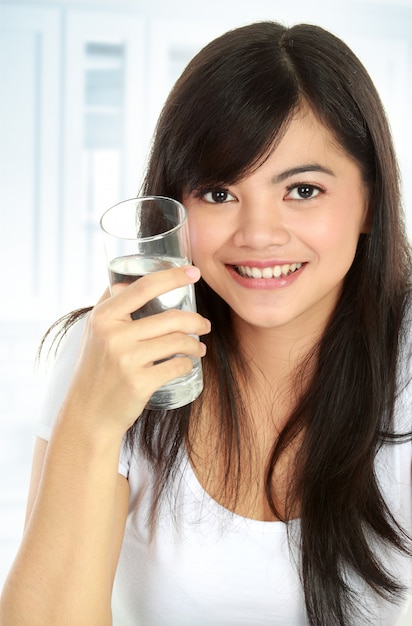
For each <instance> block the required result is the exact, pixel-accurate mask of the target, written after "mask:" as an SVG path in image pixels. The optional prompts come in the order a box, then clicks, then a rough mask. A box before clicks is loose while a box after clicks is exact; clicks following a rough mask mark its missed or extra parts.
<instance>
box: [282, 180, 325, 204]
mask: <svg viewBox="0 0 412 626" xmlns="http://www.w3.org/2000/svg"><path fill="white" fill-rule="evenodd" d="M321 192H322V190H321V189H320V188H319V187H316V185H308V184H306V183H305V184H301V185H293V187H289V190H288V195H287V198H288V199H290V200H311V199H312V198H316V196H318V195H319V194H320V193H321Z"/></svg>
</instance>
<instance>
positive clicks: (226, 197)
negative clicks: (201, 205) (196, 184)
mask: <svg viewBox="0 0 412 626" xmlns="http://www.w3.org/2000/svg"><path fill="white" fill-rule="evenodd" d="M202 197H203V200H205V201H206V202H211V203H213V204H223V203H224V202H230V201H231V200H234V199H235V198H234V196H232V194H231V193H229V192H228V191H226V190H225V189H214V190H213V191H206V192H205V193H204V194H202Z"/></svg>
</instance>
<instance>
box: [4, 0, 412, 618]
mask: <svg viewBox="0 0 412 626" xmlns="http://www.w3.org/2000/svg"><path fill="white" fill-rule="evenodd" d="M262 19H275V20H278V21H281V22H284V23H285V24H293V23H297V22H311V23H316V24H319V25H321V26H324V27H326V28H328V29H329V30H332V31H333V32H334V33H336V34H337V35H338V36H340V37H342V38H343V39H344V40H345V41H346V42H347V43H348V44H349V45H350V46H351V47H352V48H353V50H354V51H355V52H356V53H357V54H358V56H359V57H360V58H361V60H362V61H363V63H364V64H365V65H366V67H367V69H368V70H369V72H370V74H371V76H372V78H373V79H374V81H375V83H376V85H377V87H378V89H379V91H380V93H381V96H382V100H383V102H384V105H385V107H386V110H387V113H388V116H389V120H390V123H391V127H392V131H393V135H394V139H395V145H396V148H397V151H398V156H399V163H400V169H401V175H402V184H403V194H404V204H405V207H406V214H407V223H408V230H409V232H412V182H411V181H412V158H411V156H410V154H411V148H410V146H411V145H412V121H411V113H412V106H411V105H412V0H345V1H343V2H340V1H339V0H335V1H334V2H331V1H330V0H326V1H325V2H324V1H323V0H312V1H311V2H307V0H287V2H285V0H253V2H248V1H246V0H245V1H244V2H243V1H242V0H233V1H232V0H207V2H205V1H196V0H146V1H143V0H42V1H40V0H25V1H20V0H2V2H1V3H0V279H1V304H0V586H1V584H2V582H3V579H4V576H5V574H6V572H7V570H8V568H9V566H10V563H11V561H12V558H13V556H14V554H15V552H16V549H17V546H18V543H19V541H20V537H21V532H22V527H23V521H24V506H25V499H26V495H27V488H28V480H29V472H30V459H31V453H32V446H33V432H34V429H35V423H36V419H37V418H38V414H39V406H40V398H41V389H42V383H43V376H44V368H41V369H40V371H36V368H35V355H36V349H37V345H38V343H39V340H40V338H41V336H42V334H43V333H44V331H45V330H46V329H47V328H48V327H49V326H50V324H51V323H52V322H53V321H54V320H55V319H56V318H57V317H59V316H60V315H62V314H63V313H65V312H67V311H69V310H71V309H74V308H77V307H80V306H86V305H89V304H92V303H93V302H94V301H95V300H96V298H98V297H99V295H100V293H101V292H102V291H103V289H104V288H105V285H106V270H105V263H104V259H103V252H102V247H101V240H100V235H99V227H98V221H99V217H100V215H101V213H102V212H103V211H104V210H105V209H106V208H107V207H109V206H110V205H111V204H113V203H115V202H117V201H119V200H122V199H125V198H127V197H131V196H134V195H136V193H137V191H138V189H139V186H140V182H141V179H142V175H143V172H144V167H145V159H146V156H147V152H148V149H149V147H150V141H151V136H152V132H153V129H154V125H155V122H156V119H157V116H158V113H159V111H160V108H161V106H162V104H163V102H164V100H165V98H166V96H167V93H168V92H169V90H170V88H171V86H172V85H173V83H174V81H175V80H176V78H177V77H178V75H179V74H180V72H181V71H182V69H183V68H184V66H185V65H186V63H187V62H188V61H189V59H190V58H191V57H192V56H193V55H194V54H195V53H196V52H197V51H198V50H199V49H200V48H201V47H203V45H204V44H205V43H207V42H208V41H210V40H211V39H212V38H214V37H215V36H217V35H220V34H221V33H223V32H224V31H226V30H228V29H229V28H233V27H236V26H239V25H242V24H246V23H249V22H253V21H258V20H262ZM409 623H410V622H409Z"/></svg>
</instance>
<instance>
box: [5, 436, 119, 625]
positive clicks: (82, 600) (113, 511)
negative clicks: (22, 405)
mask: <svg viewBox="0 0 412 626" xmlns="http://www.w3.org/2000/svg"><path fill="white" fill-rule="evenodd" d="M67 436H68V433H64V434H63V433H59V432H58V430H57V431H56V432H55V433H54V435H53V439H52V441H51V442H50V444H49V445H48V444H47V443H46V442H45V441H43V440H37V442H36V447H35V454H34V458H33V472H32V480H31V486H30V492H29V501H28V511H27V524H26V530H25V535H24V538H23V542H22V545H21V548H20V551H19V553H18V556H17V558H16V560H15V563H14V565H13V568H12V570H11V571H10V574H9V577H8V579H7V581H6V583H5V586H4V589H3V598H2V602H1V608H0V623H1V624H2V626H15V625H16V626H17V625H19V626H20V625H24V626H25V625H27V626H29V625H30V626H37V625H39V626H40V625H41V626H46V625H47V626H48V625H50V624H56V625H57V624H58V625H59V626H60V625H61V626H66V625H67V626H69V625H70V626H73V625H74V624H76V626H77V625H79V626H82V625H83V624H84V625H85V626H86V625H87V626H94V625H96V626H105V625H106V624H107V625H110V624H111V623H112V620H111V606H110V601H111V590H112V584H113V578H114V574H115V571H116V566H117V561H118V557H119V553H120V548H121V544H122V540H123V533H124V525H125V521H126V516H127V509H128V499H129V488H128V482H127V480H126V478H124V477H123V476H121V475H120V474H118V471H117V467H118V456H117V455H115V454H113V452H112V449H113V447H112V446H109V447H107V446H105V444H104V442H103V441H101V442H97V441H96V440H95V441H93V443H92V444H90V442H87V441H86V440H83V441H82V440H80V439H79V438H77V440H76V443H75V445H73V443H74V442H73V443H72V442H70V445H69V446H68V445H67V441H66V438H67ZM43 468H44V471H43Z"/></svg>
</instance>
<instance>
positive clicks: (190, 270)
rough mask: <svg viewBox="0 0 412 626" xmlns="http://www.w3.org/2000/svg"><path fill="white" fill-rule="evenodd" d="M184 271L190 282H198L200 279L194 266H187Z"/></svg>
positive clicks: (198, 271)
mask: <svg viewBox="0 0 412 626" xmlns="http://www.w3.org/2000/svg"><path fill="white" fill-rule="evenodd" d="M185 271H186V276H188V277H189V278H190V279H191V280H193V282H195V281H197V280H199V278H200V270H199V268H197V267H195V266H194V265H188V266H187V267H186V268H185Z"/></svg>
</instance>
